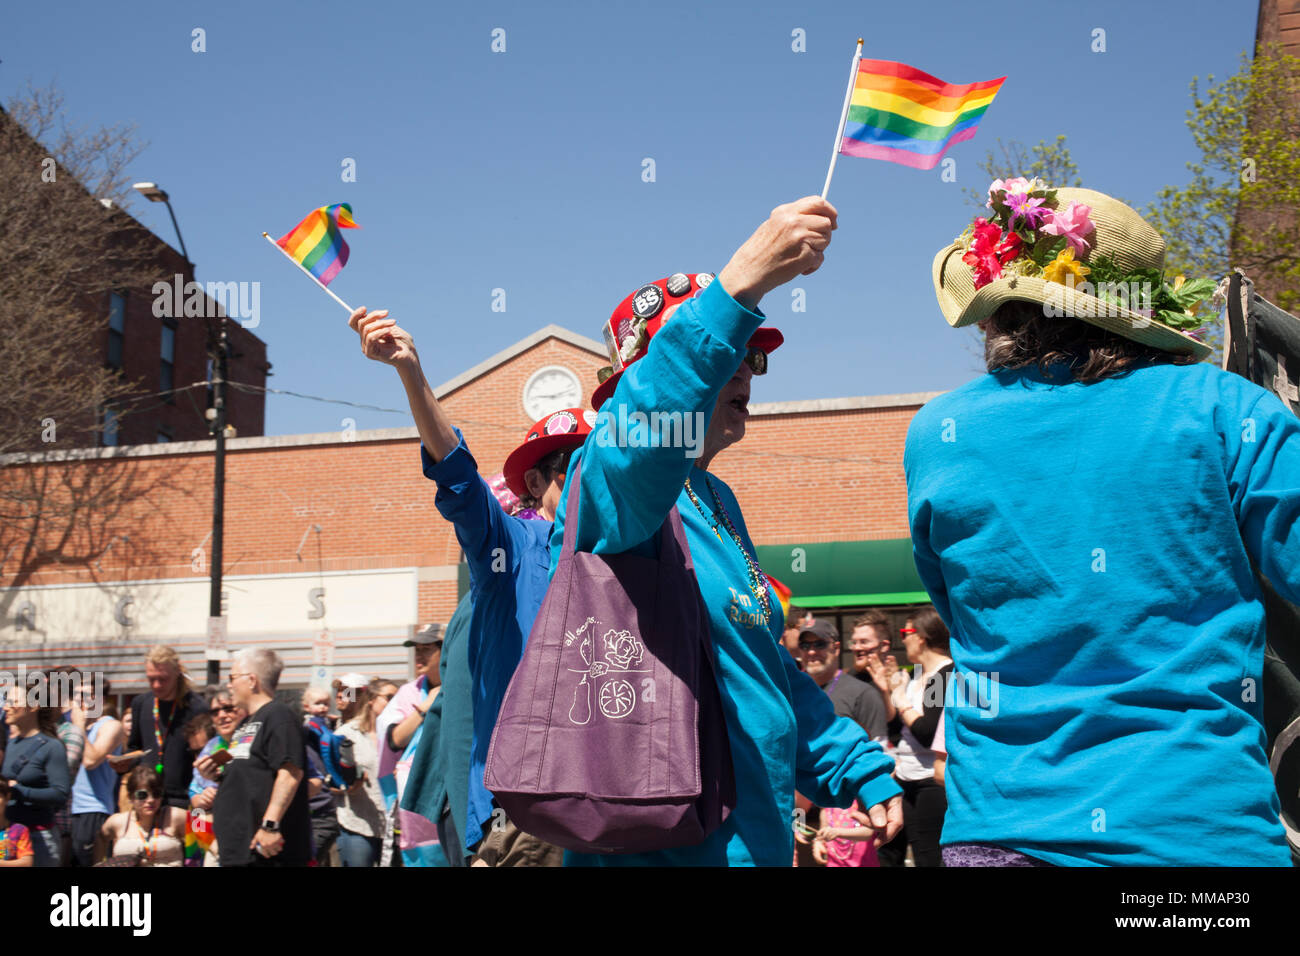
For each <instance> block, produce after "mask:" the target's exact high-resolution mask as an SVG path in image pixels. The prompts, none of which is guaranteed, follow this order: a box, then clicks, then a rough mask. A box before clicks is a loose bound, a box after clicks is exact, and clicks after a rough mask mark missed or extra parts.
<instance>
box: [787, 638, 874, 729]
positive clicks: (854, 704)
mask: <svg viewBox="0 0 1300 956" xmlns="http://www.w3.org/2000/svg"><path fill="white" fill-rule="evenodd" d="M799 650H800V652H801V653H802V655H803V663H804V670H805V671H806V672H807V674H808V676H809V677H811V678H812V679H813V680H814V681H816V682H817V686H818V687H820V688H821V689H822V690H824V691H826V695H827V696H828V697H830V699H831V703H833V704H834V705H835V713H836V715H837V716H840V717H847V718H849V719H850V720H852V721H854V722H855V723H856V724H857V725H858V726H859V727H861V728H862V729H863V730H865V731H866V732H867V736H868V737H870V738H871V739H873V740H876V741H881V740H884V739H885V735H886V733H888V718H887V717H886V715H885V701H884V699H883V698H882V697H881V696H880V694H879V693H878V692H877V691H876V689H875V688H874V687H868V686H867V685H865V684H863V683H862V682H861V681H856V680H854V679H853V678H852V677H850V676H849V675H848V674H846V673H845V672H844V671H843V670H842V669H841V668H840V634H839V631H838V630H837V629H836V627H835V625H834V624H832V623H831V622H830V621H828V620H825V619H824V618H823V619H817V620H814V621H813V622H812V623H811V624H809V625H806V626H805V627H804V628H803V629H802V630H801V631H800V632H799Z"/></svg>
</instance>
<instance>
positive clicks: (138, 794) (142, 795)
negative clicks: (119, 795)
mask: <svg viewBox="0 0 1300 956" xmlns="http://www.w3.org/2000/svg"><path fill="white" fill-rule="evenodd" d="M157 796H158V794H156V793H150V792H149V791H148V790H137V791H135V792H134V793H133V794H131V799H132V800H139V801H140V802H141V803H143V802H144V801H146V800H148V799H149V798H150V797H157Z"/></svg>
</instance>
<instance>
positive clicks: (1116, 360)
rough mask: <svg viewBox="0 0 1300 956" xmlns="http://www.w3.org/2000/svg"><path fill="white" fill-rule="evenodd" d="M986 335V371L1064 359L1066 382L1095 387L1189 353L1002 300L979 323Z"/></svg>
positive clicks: (1182, 359)
mask: <svg viewBox="0 0 1300 956" xmlns="http://www.w3.org/2000/svg"><path fill="white" fill-rule="evenodd" d="M979 327H980V330H981V331H982V332H983V333H984V364H985V365H986V366H987V368H988V370H989V371H990V372H993V371H997V370H999V369H1017V368H1025V367H1026V366H1029V365H1037V366H1038V367H1039V369H1040V370H1041V371H1042V372H1043V373H1044V374H1046V373H1047V371H1048V368H1049V366H1052V365H1056V364H1057V363H1065V364H1066V365H1067V366H1068V367H1069V369H1070V381H1072V382H1079V383H1080V384H1083V385H1093V384H1096V383H1097V382H1100V381H1101V380H1102V379H1107V378H1113V377H1115V376H1117V375H1125V374H1127V373H1129V372H1131V371H1133V370H1134V369H1136V368H1138V367H1139V366H1142V365H1150V364H1153V363H1154V364H1168V365H1190V364H1192V363H1193V362H1196V361H1197V359H1196V357H1195V356H1192V355H1179V354H1177V353H1175V352H1166V351H1165V350H1164V349H1160V348H1156V347H1155V346H1154V345H1145V344H1143V343H1142V342H1135V341H1134V340H1132V339H1126V338H1124V336H1122V335H1117V334H1116V333H1114V332H1111V331H1109V330H1107V329H1103V328H1101V327H1100V326H1096V325H1093V324H1092V323H1091V322H1085V321H1083V320H1082V319H1075V318H1055V317H1051V316H1048V315H1045V314H1044V312H1043V307H1042V306H1041V305H1039V304H1038V303H1036V302H1021V301H1015V302H1005V303H1003V304H1002V305H1001V306H999V307H998V309H997V311H996V312H994V313H993V314H992V315H991V316H989V317H988V318H987V319H985V320H984V321H983V322H981V323H980V324H979Z"/></svg>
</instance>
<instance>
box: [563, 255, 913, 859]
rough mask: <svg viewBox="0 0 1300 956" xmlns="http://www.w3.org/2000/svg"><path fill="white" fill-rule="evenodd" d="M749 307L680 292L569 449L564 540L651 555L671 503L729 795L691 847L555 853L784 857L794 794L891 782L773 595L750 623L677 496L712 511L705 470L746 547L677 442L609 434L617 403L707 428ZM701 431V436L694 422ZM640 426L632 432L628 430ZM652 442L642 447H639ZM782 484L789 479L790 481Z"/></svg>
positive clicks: (711, 547) (725, 556) (724, 554)
mask: <svg viewBox="0 0 1300 956" xmlns="http://www.w3.org/2000/svg"><path fill="white" fill-rule="evenodd" d="M761 322H762V316H760V315H758V314H756V313H753V312H749V311H747V310H746V309H744V308H742V307H741V306H740V305H738V304H737V303H736V302H735V300H733V299H732V298H731V296H730V295H728V294H727V292H726V291H725V290H724V289H723V288H722V283H721V282H716V281H715V282H713V283H712V284H711V285H709V286H708V287H707V288H706V289H705V290H704V292H703V293H701V294H700V295H699V297H698V298H693V299H689V300H687V301H686V302H684V303H683V304H682V305H681V306H680V307H679V308H678V309H677V311H676V312H675V313H674V315H673V317H672V321H670V322H669V323H668V324H667V325H665V326H664V327H663V328H662V330H661V331H659V332H658V333H657V334H656V335H655V337H654V338H653V339H652V340H651V343H650V348H649V351H648V352H647V354H646V356H645V357H644V358H643V359H641V360H640V361H638V362H635V363H634V364H632V365H631V366H629V367H628V369H627V371H625V372H624V373H623V375H622V377H621V379H620V380H619V383H618V387H617V388H616V389H615V391H614V394H613V395H612V396H611V397H610V399H609V400H608V401H607V402H606V403H605V406H604V408H603V409H602V410H601V415H600V418H599V419H598V420H597V425H596V428H595V429H594V430H593V432H592V433H591V435H589V436H588V438H587V441H586V443H585V444H584V445H583V447H582V450H581V451H580V452H579V455H580V461H581V466H582V472H581V481H582V487H581V489H580V491H579V501H578V516H577V517H578V522H579V524H578V532H577V547H578V549H579V550H581V551H587V552H590V553H594V554H617V553H620V552H624V551H636V552H638V553H642V554H650V553H652V548H653V536H654V534H655V532H656V531H658V529H659V526H660V525H661V524H662V523H663V521H664V519H665V518H666V517H667V514H668V512H669V510H671V508H672V506H673V505H674V504H675V505H677V509H678V512H679V513H680V514H681V517H682V525H683V527H684V529H685V531H686V540H687V543H688V544H689V546H690V549H691V556H692V559H693V560H694V563H695V573H696V577H697V579H698V581H699V585H700V593H701V594H702V596H703V598H704V603H705V604H706V605H707V607H708V611H709V618H710V625H711V631H712V635H713V649H714V653H715V655H716V657H717V662H718V686H719V689H720V690H721V692H722V700H723V708H724V712H725V715H726V720H727V733H728V738H729V740H730V743H731V756H732V761H733V763H734V765H735V770H736V791H737V797H738V799H737V804H736V808H735V810H734V811H733V812H732V814H731V816H730V817H729V818H728V819H727V821H726V822H725V823H724V824H723V825H722V826H721V827H720V828H719V829H718V830H717V831H715V832H714V833H713V834H712V835H711V836H710V837H709V838H708V839H706V840H705V841H704V842H703V843H700V844H697V845H695V846H689V847H681V848H678V849H675V850H664V851H660V852H656V853H640V854H628V855H617V856H595V855H583V854H568V855H567V856H566V862H568V863H570V864H594V865H606V866H618V865H638V864H646V865H668V866H672V865H693V864H694V865H728V864H730V865H754V864H757V865H765V866H789V865H790V860H791V858H792V856H793V853H794V832H793V829H792V823H793V814H794V793H795V790H796V788H797V789H798V790H799V792H800V793H802V794H804V795H805V796H807V797H808V798H810V799H811V800H812V801H813V802H814V803H816V804H818V805H820V806H834V807H847V806H849V805H850V804H851V803H852V802H853V800H854V799H855V798H856V799H857V800H858V801H859V802H860V803H861V804H862V805H863V806H864V807H868V806H872V805H874V804H877V803H880V802H882V801H884V800H887V799H888V798H889V797H891V796H893V795H895V794H897V793H899V792H900V791H899V788H898V785H897V784H895V783H894V781H893V780H892V778H891V777H890V773H891V771H892V770H893V766H894V761H893V760H892V759H891V758H890V757H888V756H887V755H886V754H885V753H884V752H883V751H882V750H881V749H880V746H879V745H878V744H876V743H874V742H872V741H871V739H870V738H869V737H867V735H866V734H865V733H864V732H863V731H862V728H860V727H859V726H858V725H857V724H855V723H854V722H853V721H851V720H848V719H847V718H844V717H837V716H836V715H835V710H834V707H833V705H832V704H831V701H830V698H829V697H827V696H826V694H825V693H824V692H823V691H822V689H821V688H820V687H818V686H817V684H816V683H814V682H813V680H812V678H810V677H809V676H808V675H806V674H804V673H802V672H800V671H799V669H798V667H797V666H796V665H795V662H794V659H793V658H792V657H791V656H790V655H789V654H788V653H787V652H786V651H785V649H784V648H783V647H782V646H781V640H780V639H781V632H782V626H783V621H782V616H781V605H780V603H779V602H777V601H776V600H775V598H773V600H772V608H773V613H772V614H771V617H770V620H769V621H768V623H767V624H766V626H764V625H762V624H761V622H760V620H759V618H758V616H757V614H756V613H755V612H756V605H755V603H754V598H753V597H752V596H751V595H750V591H749V586H748V583H747V582H748V571H747V565H746V563H745V560H744V558H743V557H742V555H741V554H740V552H739V551H738V550H737V548H736V544H735V542H734V541H733V540H732V539H731V537H730V536H729V535H728V534H727V532H726V530H725V529H723V530H722V532H721V537H719V536H718V535H717V534H715V533H714V519H713V518H712V517H710V518H709V519H708V520H706V519H705V518H704V517H703V516H701V514H700V512H699V511H697V510H696V508H695V505H693V504H692V503H691V500H690V498H689V497H687V495H686V492H685V489H684V483H685V481H686V479H687V478H688V477H689V478H690V479H691V486H692V487H693V488H694V489H696V493H697V495H698V497H699V498H700V501H701V503H702V504H703V506H704V507H705V508H706V509H708V510H709V511H710V512H712V509H713V507H714V505H713V496H712V494H710V492H709V490H708V484H707V482H709V481H711V482H712V483H713V486H714V487H715V488H717V490H718V493H719V496H720V497H721V498H722V502H723V505H724V507H725V508H726V510H727V513H728V514H729V515H730V516H731V519H732V522H733V524H734V525H735V527H736V529H737V531H738V532H739V534H740V536H741V538H742V540H743V542H744V545H745V547H746V549H747V550H748V551H749V553H750V554H751V556H752V555H753V553H754V545H753V542H752V541H750V539H749V534H748V532H747V531H746V530H745V522H744V517H743V516H742V515H741V513H740V506H739V504H737V502H736V498H735V496H734V495H733V494H732V492H731V489H730V488H728V487H727V485H726V483H725V482H723V481H720V480H719V479H717V478H716V477H712V476H708V475H706V473H705V472H703V471H701V470H700V469H698V468H696V467H694V459H693V458H690V457H687V455H686V454H685V452H686V451H687V449H683V448H681V447H671V445H665V444H663V443H661V442H653V443H652V442H650V441H648V440H645V439H646V438H647V435H646V430H645V429H644V428H638V427H637V425H638V422H637V420H636V419H627V421H628V423H629V424H630V425H631V428H630V429H629V430H628V432H627V434H628V440H627V441H625V442H623V443H622V447H619V442H618V441H617V440H616V439H615V433H616V429H617V425H616V421H617V420H616V419H615V418H613V417H612V416H613V415H614V414H615V413H616V412H617V409H618V407H619V406H620V405H623V406H625V408H626V410H627V411H628V412H629V413H630V412H632V411H643V412H649V411H651V410H655V411H668V412H672V411H681V412H685V413H687V414H690V413H692V412H699V413H701V414H702V415H703V416H704V418H703V421H704V423H705V425H707V422H708V419H709V417H710V416H711V415H712V413H713V406H714V402H715V400H716V398H717V395H718V392H719V391H720V390H721V389H722V387H723V386H724V385H725V384H726V383H727V382H729V381H730V380H731V377H732V376H733V375H734V374H735V372H736V369H737V368H739V367H740V363H741V360H742V359H743V358H744V355H745V348H746V344H747V343H748V341H749V338H750V337H751V335H752V334H753V333H754V330H755V329H757V328H758V326H759V324H760V323H761ZM700 434H703V432H702V431H701V432H700ZM638 436H640V439H638ZM651 445H653V446H654V447H651ZM791 487H792V488H795V489H797V483H796V482H794V481H792V482H791ZM566 508H567V496H565V500H564V501H562V502H561V504H560V508H559V514H558V515H557V516H556V521H555V528H554V531H553V532H552V535H551V554H552V560H553V561H554V560H555V559H556V558H558V555H559V553H560V547H561V543H562V541H563V536H564V522H565V521H566V520H571V519H572V517H573V516H571V515H566V514H565V511H566Z"/></svg>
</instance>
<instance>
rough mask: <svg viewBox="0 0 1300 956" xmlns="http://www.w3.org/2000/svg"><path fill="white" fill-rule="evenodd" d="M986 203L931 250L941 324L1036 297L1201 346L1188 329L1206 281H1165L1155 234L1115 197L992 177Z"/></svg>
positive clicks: (1137, 335)
mask: <svg viewBox="0 0 1300 956" xmlns="http://www.w3.org/2000/svg"><path fill="white" fill-rule="evenodd" d="M988 207H989V210H990V213H989V214H988V215H987V216H979V217H977V218H976V219H975V221H974V222H972V223H971V225H970V226H969V227H967V229H966V231H965V232H964V233H962V235H961V236H959V237H958V238H957V239H956V241H954V242H953V243H952V244H951V245H949V246H948V247H947V248H945V249H942V250H940V252H939V254H938V255H937V256H935V257H934V270H933V274H934V291H935V295H936V296H938V299H939V308H940V309H941V310H942V311H943V316H944V318H945V319H947V320H948V324H949V325H951V326H953V327H960V326H964V325H974V324H975V323H977V322H981V321H983V320H984V319H987V318H988V317H989V316H991V315H992V314H993V313H994V312H995V311H996V310H997V308H998V307H999V306H1000V305H1002V304H1003V303H1004V302H1010V301H1017V300H1018V301H1025V302H1037V303H1042V305H1043V314H1044V315H1045V316H1048V317H1060V318H1062V319H1063V320H1064V319H1082V320H1083V321H1085V322H1090V323H1092V324H1093V325H1096V326H1100V327H1101V328H1104V329H1108V330H1110V331H1111V332H1114V333H1116V334H1118V335H1122V336H1124V337H1125V338H1129V339H1133V340H1134V341H1137V342H1142V343H1145V344H1147V345H1153V346H1155V347H1156V348H1160V349H1164V350H1165V351H1168V352H1179V353H1183V354H1189V355H1194V356H1196V357H1197V358H1205V357H1206V356H1208V355H1209V354H1210V347H1209V346H1208V345H1206V344H1204V343H1203V342H1200V341H1198V340H1197V339H1196V338H1195V337H1194V334H1192V333H1194V330H1196V329H1197V328H1198V327H1199V325H1200V324H1201V322H1200V320H1199V319H1198V318H1196V316H1195V314H1194V312H1195V309H1196V307H1197V306H1198V305H1199V304H1200V303H1201V302H1202V301H1204V300H1206V299H1208V298H1210V296H1211V295H1212V294H1213V292H1214V287H1215V284H1214V282H1213V280H1211V279H1196V280H1193V281H1191V282H1187V281H1184V279H1183V277H1182V276H1178V277H1177V278H1176V279H1175V280H1174V281H1173V282H1172V283H1166V282H1165V277H1164V259H1165V241H1164V239H1162V238H1161V237H1160V233H1158V232H1156V231H1155V229H1153V228H1152V227H1151V226H1150V225H1148V224H1147V222H1146V221H1145V220H1144V219H1143V218H1142V217H1141V216H1139V215H1138V214H1137V213H1136V212H1134V211H1133V210H1132V209H1130V208H1129V207H1128V206H1126V205H1125V204H1124V203H1122V202H1120V201H1119V200H1118V199H1114V198H1112V197H1110V196H1107V195H1105V194H1104V193H1099V192H1094V191H1093V190H1091V189H1068V188H1063V189H1051V188H1049V187H1048V186H1047V185H1046V184H1044V183H1043V182H1042V181H1041V180H1038V179H1023V178H1021V179H1008V180H1005V181H1004V180H1001V179H999V180H995V181H994V182H993V184H992V185H991V186H990V187H989V199H988Z"/></svg>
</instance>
